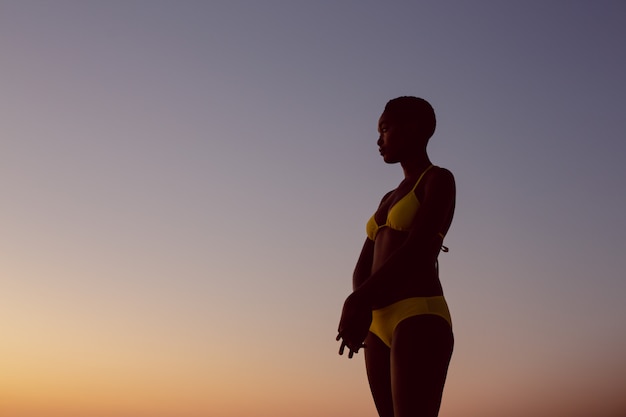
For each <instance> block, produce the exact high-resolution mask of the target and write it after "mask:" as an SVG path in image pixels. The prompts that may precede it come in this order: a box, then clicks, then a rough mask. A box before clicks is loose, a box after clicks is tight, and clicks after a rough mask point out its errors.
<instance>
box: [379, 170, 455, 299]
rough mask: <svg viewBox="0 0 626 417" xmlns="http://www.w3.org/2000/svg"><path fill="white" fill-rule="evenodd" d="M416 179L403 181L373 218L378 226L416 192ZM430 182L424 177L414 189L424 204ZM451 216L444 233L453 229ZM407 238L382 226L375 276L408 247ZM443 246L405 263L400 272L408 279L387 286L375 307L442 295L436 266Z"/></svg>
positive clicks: (403, 232)
mask: <svg viewBox="0 0 626 417" xmlns="http://www.w3.org/2000/svg"><path fill="white" fill-rule="evenodd" d="M433 171H434V170H433ZM428 174H431V173H428ZM416 180H417V179H416V178H412V179H411V178H408V179H406V180H404V181H403V182H402V183H400V185H399V186H398V188H397V189H396V190H394V191H393V192H392V193H390V194H389V195H388V196H387V198H386V199H385V200H384V201H383V202H382V204H381V205H380V207H379V208H378V210H377V211H376V214H375V215H374V217H375V219H376V223H378V224H384V223H385V222H386V218H387V214H388V212H389V210H390V209H391V208H392V207H393V206H394V204H396V203H397V202H398V201H400V200H401V199H402V198H403V197H404V196H406V195H407V193H410V192H413V191H412V188H413V186H414V185H415V182H416ZM427 180H428V176H424V178H423V180H422V181H420V183H419V184H418V186H417V187H416V189H415V193H416V195H417V198H418V200H419V201H423V194H424V184H425V183H426V181H427ZM449 217H450V219H449V221H448V222H447V224H446V225H445V227H444V229H445V230H442V232H443V233H444V234H445V233H446V232H447V229H448V227H449V226H450V222H451V219H452V213H450V215H449ZM407 236H408V232H407V231H400V230H394V229H392V228H390V227H382V228H380V229H379V230H378V233H377V234H376V238H375V240H374V242H373V244H374V250H373V257H372V273H373V272H375V271H376V270H378V269H379V268H380V267H381V266H382V265H383V264H384V263H385V262H386V261H387V259H388V258H389V256H391V255H392V254H393V253H394V252H395V251H396V250H397V249H398V248H399V247H400V246H402V245H403V244H405V241H406V240H407ZM440 244H441V241H438V243H437V244H436V245H432V247H428V248H426V250H425V252H426V253H420V254H419V256H418V254H417V253H416V256H415V257H414V258H411V259H410V260H407V261H406V262H407V265H404V266H400V268H399V269H400V270H401V271H402V272H401V273H403V274H406V277H405V279H402V280H400V285H393V286H389V287H387V290H388V292H387V294H385V297H381V305H379V306H375V308H380V307H384V306H385V305H388V304H391V303H393V302H395V301H399V300H401V299H404V298H408V297H429V296H437V295H443V291H442V288H441V283H440V281H439V276H438V272H437V266H436V262H437V256H438V255H439V250H440V247H441V246H440ZM417 249H418V248H416V252H417ZM422 250H423V248H421V249H420V251H422Z"/></svg>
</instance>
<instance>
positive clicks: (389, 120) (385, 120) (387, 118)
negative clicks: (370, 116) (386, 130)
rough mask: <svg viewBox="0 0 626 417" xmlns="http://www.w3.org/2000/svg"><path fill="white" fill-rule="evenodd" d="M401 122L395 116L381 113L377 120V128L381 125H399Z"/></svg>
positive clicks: (397, 116)
mask: <svg viewBox="0 0 626 417" xmlns="http://www.w3.org/2000/svg"><path fill="white" fill-rule="evenodd" d="M402 122H403V121H402V120H401V118H400V117H399V115H397V114H393V113H390V112H388V111H386V112H383V114H381V115H380V118H379V119H378V126H379V127H380V126H382V125H383V124H386V125H389V124H401V123H402Z"/></svg>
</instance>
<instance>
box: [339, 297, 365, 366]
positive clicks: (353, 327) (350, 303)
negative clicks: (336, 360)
mask: <svg viewBox="0 0 626 417" xmlns="http://www.w3.org/2000/svg"><path fill="white" fill-rule="evenodd" d="M371 323H372V310H371V308H370V307H369V305H368V304H367V303H365V302H364V300H362V299H361V297H360V295H359V293H358V292H353V293H352V294H350V296H348V298H346V301H345V303H344V305H343V310H342V312H341V319H340V320H339V329H338V332H339V334H338V335H337V339H336V340H340V339H342V340H341V346H340V347H339V354H340V355H343V352H344V350H345V348H346V347H348V349H349V350H350V352H349V353H348V358H352V356H354V354H355V353H358V352H359V349H361V348H362V347H365V345H364V344H363V341H364V340H365V337H367V333H368V331H369V328H370V325H371Z"/></svg>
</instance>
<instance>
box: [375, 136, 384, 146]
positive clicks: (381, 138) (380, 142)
mask: <svg viewBox="0 0 626 417" xmlns="http://www.w3.org/2000/svg"><path fill="white" fill-rule="evenodd" d="M376 145H378V146H383V137H382V136H379V137H378V140H377V141H376Z"/></svg>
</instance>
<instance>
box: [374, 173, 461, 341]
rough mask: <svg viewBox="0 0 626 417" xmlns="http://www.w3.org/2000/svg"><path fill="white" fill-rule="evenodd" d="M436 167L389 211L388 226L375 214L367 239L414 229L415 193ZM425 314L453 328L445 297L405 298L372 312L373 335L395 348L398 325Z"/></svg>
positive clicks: (420, 177)
mask: <svg viewBox="0 0 626 417" xmlns="http://www.w3.org/2000/svg"><path fill="white" fill-rule="evenodd" d="M432 167H433V165H430V166H429V167H428V168H426V169H425V170H424V172H422V174H421V175H420V176H419V178H418V179H417V182H416V183H415V185H414V186H413V188H412V189H411V191H410V192H409V193H407V194H406V195H405V196H404V197H402V198H401V199H400V200H399V201H398V202H397V203H395V204H394V205H393V207H391V208H390V209H389V212H388V213H387V220H386V222H385V224H382V225H380V226H379V225H378V223H376V218H375V215H374V216H372V217H371V218H370V219H369V221H368V222H367V226H366V231H367V237H368V238H369V239H371V240H375V239H376V235H377V234H378V231H379V230H380V229H382V228H383V227H389V228H391V229H393V230H399V231H408V230H409V229H410V228H411V224H412V223H413V219H414V217H415V215H416V214H417V212H418V210H419V208H420V201H419V200H418V198H417V195H416V194H415V189H416V188H417V185H418V184H419V183H420V181H421V180H422V178H423V177H424V174H426V172H428V170H430V169H431V168H432ZM439 236H441V238H442V239H443V237H444V235H443V233H439ZM442 249H443V251H444V252H447V250H448V248H446V247H445V246H442ZM421 314H434V315H437V316H440V317H442V318H443V319H445V320H446V321H447V322H448V324H450V327H452V319H451V317H450V311H449V310H448V304H447V303H446V300H445V298H444V297H443V296H442V295H441V296H435V297H411V298H405V299H403V300H400V301H397V302H395V303H393V304H390V305H388V306H386V307H383V308H380V309H377V310H374V311H372V324H371V326H370V332H372V333H374V334H375V335H376V336H378V337H379V338H380V340H382V341H383V343H385V344H386V345H387V346H389V347H391V339H392V336H393V332H394V331H395V329H396V326H397V325H398V324H399V323H400V322H401V321H402V320H404V319H406V318H409V317H413V316H417V315H421Z"/></svg>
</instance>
